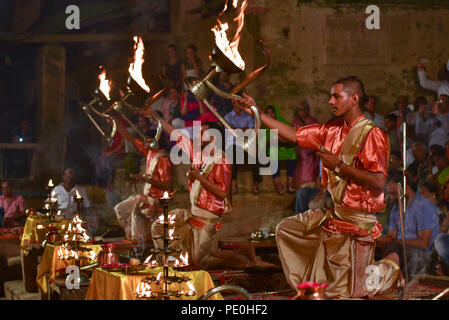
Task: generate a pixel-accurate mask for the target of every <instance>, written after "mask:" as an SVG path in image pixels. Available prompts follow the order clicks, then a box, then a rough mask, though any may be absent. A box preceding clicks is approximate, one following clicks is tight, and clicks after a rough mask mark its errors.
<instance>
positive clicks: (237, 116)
mask: <svg viewBox="0 0 449 320" xmlns="http://www.w3.org/2000/svg"><path fill="white" fill-rule="evenodd" d="M233 104H234V103H233ZM224 119H225V120H226V121H227V122H228V123H229V124H230V125H231V126H232V127H234V128H235V129H242V131H243V132H245V130H246V129H249V128H254V118H253V117H252V116H251V115H249V114H248V113H246V112H243V111H242V110H241V109H240V108H239V107H238V106H236V105H235V106H234V108H233V110H232V111H231V112H229V113H228V114H227V115H225V117H224ZM226 138H227V141H226V147H225V150H226V153H227V154H228V152H229V151H230V148H232V152H233V153H232V154H233V157H232V159H233V161H232V180H231V192H232V194H236V193H238V192H239V187H238V184H237V172H238V168H239V166H241V165H242V164H243V163H237V162H238V161H237V160H238V159H237V151H238V148H242V147H241V146H239V145H238V144H237V142H236V139H235V138H234V137H232V136H230V135H226ZM241 152H242V150H240V151H239V153H241ZM243 154H244V158H246V154H247V153H243ZM248 157H250V156H249V155H248ZM229 158H231V157H229ZM249 160H251V161H248V163H251V162H254V164H251V165H250V166H251V169H252V171H253V193H254V194H259V193H260V189H259V183H260V182H261V181H262V176H261V175H260V173H259V168H260V165H259V163H258V160H257V157H256V159H249Z"/></svg>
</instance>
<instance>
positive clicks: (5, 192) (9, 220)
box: [0, 181, 26, 228]
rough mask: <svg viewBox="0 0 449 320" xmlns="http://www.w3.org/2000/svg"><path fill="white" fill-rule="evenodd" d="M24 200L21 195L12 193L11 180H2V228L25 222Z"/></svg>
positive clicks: (0, 213) (0, 204) (0, 224)
mask: <svg viewBox="0 0 449 320" xmlns="http://www.w3.org/2000/svg"><path fill="white" fill-rule="evenodd" d="M25 210H26V205H25V200H24V199H23V197H22V196H20V195H17V194H14V191H13V183H12V182H11V181H3V182H2V194H1V195H0V215H3V217H0V220H1V222H0V226H1V227H4V228H7V227H8V228H9V227H20V226H23V225H24V224H25V219H26V216H25Z"/></svg>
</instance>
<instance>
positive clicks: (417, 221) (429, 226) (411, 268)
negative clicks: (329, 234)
mask: <svg viewBox="0 0 449 320" xmlns="http://www.w3.org/2000/svg"><path fill="white" fill-rule="evenodd" d="M398 182H400V179H398V178H397V177H392V178H390V179H389V180H388V186H387V189H388V195H389V196H391V197H392V198H396V199H397V197H398V191H397V184H398ZM416 190H417V188H416V184H414V183H413V182H412V181H411V180H407V185H406V193H407V208H406V213H405V214H406V217H407V218H406V219H405V221H404V231H405V249H406V256H407V267H408V272H409V274H410V275H414V274H418V273H420V272H423V271H425V268H426V267H427V266H428V264H429V263H430V261H431V260H430V258H431V255H430V253H431V248H432V245H433V242H434V240H435V238H436V236H437V235H438V234H439V232H440V225H439V223H438V215H437V208H436V207H435V205H433V204H432V202H430V201H429V200H427V199H426V198H424V197H423V196H421V195H420V194H419V193H416ZM401 239H402V233H401V223H400V219H399V208H398V205H395V206H394V207H393V208H392V210H391V213H390V226H389V231H388V233H387V234H386V235H383V236H381V237H380V238H379V239H378V240H377V242H378V244H380V245H382V244H385V245H387V246H388V247H387V249H386V255H388V254H389V253H391V252H396V253H397V254H398V255H399V257H400V262H401V270H402V271H405V270H404V265H403V256H402V245H401V244H402V241H401ZM404 274H405V273H404Z"/></svg>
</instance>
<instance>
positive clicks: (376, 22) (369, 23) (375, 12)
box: [365, 4, 380, 30]
mask: <svg viewBox="0 0 449 320" xmlns="http://www.w3.org/2000/svg"><path fill="white" fill-rule="evenodd" d="M365 13H366V14H369V16H368V17H367V18H366V20H365V26H366V28H367V29H368V30H373V29H377V30H379V29H380V9H379V7H378V6H376V5H374V4H372V5H370V6H368V7H366V10H365Z"/></svg>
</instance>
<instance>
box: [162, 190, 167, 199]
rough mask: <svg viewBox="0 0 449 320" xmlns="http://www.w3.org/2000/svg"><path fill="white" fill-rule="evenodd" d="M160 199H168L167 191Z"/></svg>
mask: <svg viewBox="0 0 449 320" xmlns="http://www.w3.org/2000/svg"><path fill="white" fill-rule="evenodd" d="M162 199H168V192H167V191H165V192H164V195H163V196H162Z"/></svg>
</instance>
